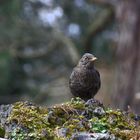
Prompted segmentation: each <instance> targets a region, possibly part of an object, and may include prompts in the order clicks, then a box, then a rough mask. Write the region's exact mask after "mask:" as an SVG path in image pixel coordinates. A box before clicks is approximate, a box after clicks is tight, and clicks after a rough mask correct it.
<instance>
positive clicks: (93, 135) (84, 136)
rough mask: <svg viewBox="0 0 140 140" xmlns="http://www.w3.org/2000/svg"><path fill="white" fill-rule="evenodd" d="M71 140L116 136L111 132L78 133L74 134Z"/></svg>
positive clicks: (113, 139) (100, 139)
mask: <svg viewBox="0 0 140 140" xmlns="http://www.w3.org/2000/svg"><path fill="white" fill-rule="evenodd" d="M71 140H116V138H115V136H114V135H112V134H109V133H105V134H103V133H86V132H82V133H78V134H74V135H73V136H72V138H71Z"/></svg>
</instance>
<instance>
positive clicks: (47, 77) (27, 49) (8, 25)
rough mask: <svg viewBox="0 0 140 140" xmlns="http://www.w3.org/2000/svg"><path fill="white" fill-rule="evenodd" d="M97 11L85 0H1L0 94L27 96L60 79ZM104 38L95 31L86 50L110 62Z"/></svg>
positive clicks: (80, 45)
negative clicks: (89, 49)
mask: <svg viewBox="0 0 140 140" xmlns="http://www.w3.org/2000/svg"><path fill="white" fill-rule="evenodd" d="M103 9H104V7H100V6H97V5H94V4H93V5H92V4H90V3H88V2H87V1H85V0H81V1H78V0H72V1H65V0H62V1H57V0H54V1H53V0H52V1H48V3H45V1H44V2H43V1H40V0H36V1H32V0H21V1H19V0H12V1H9V0H2V1H1V2H0V20H1V22H0V92H1V94H0V98H1V96H3V95H5V96H6V94H7V95H8V96H9V94H11V95H13V94H16V93H17V94H20V93H22V94H26V95H28V96H30V95H31V96H32V97H34V96H37V94H38V93H41V92H42V91H43V94H44V91H45V94H46V93H47V94H49V93H48V91H49V90H50V89H49V88H48V87H49V86H48V85H49V82H52V81H53V80H54V81H55V79H59V78H60V77H67V79H68V73H69V71H70V70H71V68H72V67H73V66H74V65H75V64H76V63H77V59H73V58H78V55H79V54H82V53H83V50H84V47H85V40H86V39H87V36H88V32H89V29H90V28H89V27H90V25H91V24H92V23H94V21H96V20H97V18H98V17H99V16H98V15H99V13H100V12H101V11H102V10H103ZM43 12H44V13H43ZM52 13H54V15H53V14H52ZM44 15H45V16H44ZM42 16H43V18H41V17H42ZM47 16H48V17H49V18H50V19H47V18H48V17H47ZM112 25H113V23H111V24H109V25H108V26H107V28H108V27H112ZM107 28H106V30H108V29H107ZM109 30H112V29H109ZM110 42H111V41H110V39H109V38H107V35H104V34H100V33H99V34H98V35H97V36H95V37H94V38H93V50H92V52H94V54H95V55H96V56H97V57H102V58H103V59H102V60H104V62H105V63H111V62H112V58H113V55H112V52H113V51H114V48H112V47H111V43H110ZM77 50H78V53H75V52H77ZM75 55H77V57H75ZM46 84H47V86H46ZM63 84H67V83H63ZM44 87H45V88H44ZM41 94H42V93H41ZM1 100H2V101H0V103H1V102H9V101H7V99H6V98H5V101H3V99H2V98H1ZM11 101H13V100H11Z"/></svg>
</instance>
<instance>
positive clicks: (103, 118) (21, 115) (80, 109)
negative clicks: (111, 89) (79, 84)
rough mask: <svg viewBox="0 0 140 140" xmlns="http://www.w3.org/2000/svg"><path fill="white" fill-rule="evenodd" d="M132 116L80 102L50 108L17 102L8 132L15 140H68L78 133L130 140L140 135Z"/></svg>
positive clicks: (98, 105)
mask: <svg viewBox="0 0 140 140" xmlns="http://www.w3.org/2000/svg"><path fill="white" fill-rule="evenodd" d="M95 110H96V111H95ZM98 110H99V111H100V112H98ZM131 116H134V115H129V114H128V113H126V112H123V111H121V110H112V109H110V108H105V107H103V106H102V105H101V104H100V103H99V102H96V101H89V102H87V103H85V102H84V101H83V100H81V99H80V98H76V99H72V100H71V101H70V102H67V103H64V104H60V105H55V106H53V107H50V108H47V107H38V106H35V105H33V104H30V103H27V102H17V103H15V104H13V109H12V112H11V114H10V116H9V117H8V120H7V123H8V125H11V131H9V132H6V137H7V138H10V139H14V140H26V139H30V140H32V139H33V140H45V139H48V140H49V139H50V140H66V139H69V138H70V137H71V136H72V135H73V134H74V133H76V132H99V133H106V132H109V133H111V134H114V135H115V136H116V137H119V138H122V139H126V140H127V139H130V138H133V137H134V136H135V135H136V133H137V134H138V132H139V131H140V128H139V121H137V122H136V121H135V120H134V119H133V118H132V117H131ZM128 132H129V135H128ZM130 132H131V133H130Z"/></svg>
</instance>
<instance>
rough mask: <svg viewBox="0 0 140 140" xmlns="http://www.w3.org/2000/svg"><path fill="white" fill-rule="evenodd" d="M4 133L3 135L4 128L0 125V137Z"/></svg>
mask: <svg viewBox="0 0 140 140" xmlns="http://www.w3.org/2000/svg"><path fill="white" fill-rule="evenodd" d="M4 135H5V130H4V128H2V127H0V137H2V138H3V137H4Z"/></svg>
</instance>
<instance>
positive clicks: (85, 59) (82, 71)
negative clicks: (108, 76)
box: [69, 53, 101, 101]
mask: <svg viewBox="0 0 140 140" xmlns="http://www.w3.org/2000/svg"><path fill="white" fill-rule="evenodd" d="M95 59H96V57H94V55H92V54H89V53H86V54H84V55H83V56H82V58H81V59H80V61H79V63H78V65H77V66H76V67H75V68H74V69H73V71H72V73H71V76H70V80H69V87H70V90H71V93H72V94H73V95H74V96H75V97H80V98H82V99H83V100H85V101H86V100H88V99H91V98H93V97H94V96H95V94H96V93H97V91H98V90H99V88H100V85H101V81H100V74H99V72H98V71H97V70H96V69H95V67H94V60H95Z"/></svg>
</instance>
